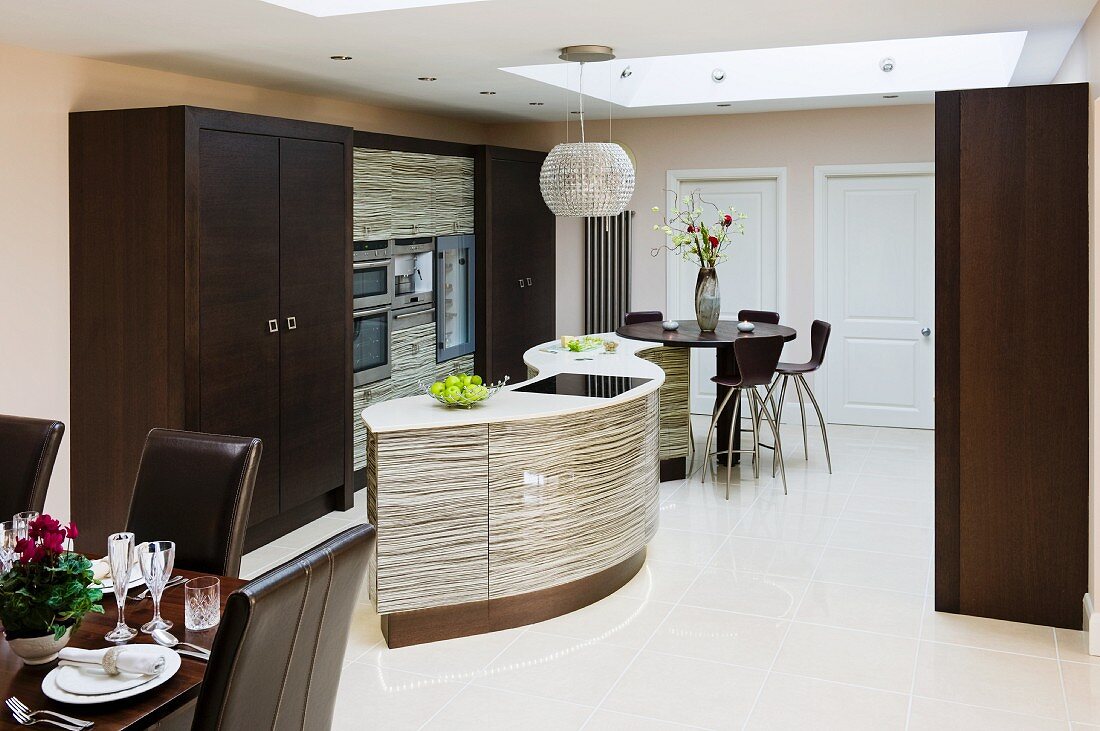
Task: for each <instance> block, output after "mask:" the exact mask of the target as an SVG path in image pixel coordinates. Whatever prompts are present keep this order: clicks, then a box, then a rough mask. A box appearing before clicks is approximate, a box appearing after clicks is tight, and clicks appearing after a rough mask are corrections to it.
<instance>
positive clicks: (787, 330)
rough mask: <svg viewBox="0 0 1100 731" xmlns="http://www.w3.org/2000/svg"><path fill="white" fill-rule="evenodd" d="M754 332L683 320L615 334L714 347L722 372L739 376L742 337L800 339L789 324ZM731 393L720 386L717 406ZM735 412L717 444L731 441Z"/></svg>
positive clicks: (725, 419) (722, 425)
mask: <svg viewBox="0 0 1100 731" xmlns="http://www.w3.org/2000/svg"><path fill="white" fill-rule="evenodd" d="M753 325H754V326H755V328H754V329H753V331H752V332H748V333H744V332H741V331H740V330H738V329H737V323H736V322H734V321H732V320H721V321H719V323H718V327H716V328H715V329H714V332H703V331H701V330H700V329H699V324H698V323H697V322H692V321H683V322H681V323H680V327H678V328H677V329H675V330H665V329H664V326H663V325H661V323H660V322H636V323H634V324H632V325H622V326H620V327H619V328H618V329H617V330H615V333H616V334H617V335H619V337H623V338H630V339H631V340H643V341H645V342H650V343H660V344H661V345H664V346H667V347H672V348H714V351H715V359H716V365H717V372H718V373H736V372H737V363H736V362H735V361H734V358H733V342H734V341H735V340H738V339H739V338H759V337H774V336H779V337H782V338H783V340H784V341H785V342H790V341H791V340H794V339H795V338H796V337H798V333H797V332H796V331H795V329H794V328H793V327H787V326H786V325H772V324H770V323H766V322H754V323H753ZM728 391H729V389H728V388H726V387H724V386H718V394H717V396H716V397H715V398H716V400H715V406H716V407H717V404H720V403H721V402H722V399H724V398H725V397H726V393H727V392H728ZM732 421H733V409H726V411H725V413H723V414H722V416H721V418H719V420H718V428H717V430H716V431H717V432H718V433H717V444H726V442H727V441H728V439H729V430H730V428H731V427H732ZM740 447H741V430H740V429H738V430H737V432H736V434H734V441H733V448H734V449H740ZM716 458H717V460H718V463H719V464H726V458H727V455H725V454H720V455H717V457H716ZM740 461H741V459H740V455H738V454H734V455H733V463H734V464H737V463H738V462H740Z"/></svg>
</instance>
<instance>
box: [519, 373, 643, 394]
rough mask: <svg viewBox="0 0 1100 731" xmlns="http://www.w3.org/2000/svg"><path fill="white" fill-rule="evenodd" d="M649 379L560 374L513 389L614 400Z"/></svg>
mask: <svg viewBox="0 0 1100 731" xmlns="http://www.w3.org/2000/svg"><path fill="white" fill-rule="evenodd" d="M649 380H650V379H648V378H631V377H630V376H595V375H589V374H586V373H558V374H556V375H553V376H550V377H549V378H544V379H542V380H541V381H535V382H534V383H528V384H527V385H526V386H520V387H519V388H515V389H512V390H513V391H525V392H527V393H549V394H556V395H559V396H593V397H595V398H614V397H616V396H618V395H619V394H622V393H626V392H627V391H629V390H630V389H632V388H637V387H638V386H641V385H642V384H644V383H648V382H649Z"/></svg>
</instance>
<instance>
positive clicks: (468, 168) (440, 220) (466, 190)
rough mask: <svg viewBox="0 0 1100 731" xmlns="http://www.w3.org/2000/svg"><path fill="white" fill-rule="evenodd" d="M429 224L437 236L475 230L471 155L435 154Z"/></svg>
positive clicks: (472, 162)
mask: <svg viewBox="0 0 1100 731" xmlns="http://www.w3.org/2000/svg"><path fill="white" fill-rule="evenodd" d="M430 225H431V231H430V233H433V234H436V235H437V236H443V235H446V234H467V233H470V234H472V233H473V232H474V161H473V158H469V157H442V156H441V157H437V158H436V163H435V170H434V172H433V174H432V200H431V223H430Z"/></svg>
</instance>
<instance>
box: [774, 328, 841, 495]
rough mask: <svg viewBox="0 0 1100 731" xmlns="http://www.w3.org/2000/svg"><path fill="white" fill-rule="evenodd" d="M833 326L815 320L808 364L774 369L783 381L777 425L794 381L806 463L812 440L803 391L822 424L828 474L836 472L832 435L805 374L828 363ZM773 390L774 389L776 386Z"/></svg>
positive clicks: (778, 366) (784, 364)
mask: <svg viewBox="0 0 1100 731" xmlns="http://www.w3.org/2000/svg"><path fill="white" fill-rule="evenodd" d="M832 329H833V326H832V325H830V324H829V323H827V322H825V321H824V320H814V324H813V325H812V326H811V327H810V359H809V360H808V361H806V362H805V363H780V364H778V365H777V366H776V367H775V373H776V375H777V376H778V380H780V381H782V385H781V386H780V389H779V411H778V412H777V414H776V421H777V422H778V421H779V420H780V419H781V418H782V417H783V397H784V396H785V395H786V393H787V381H788V380H789V379H791V378H793V379H794V390H795V391H796V392H797V393H798V410H799V412H801V414H802V449H803V450H804V452H805V454H806V461H809V459H810V441H809V437H807V436H806V403H805V401H803V399H802V391H803V390H805V391H806V395H807V396H809V397H810V403H812V404H813V406H814V411H816V412H817V423H818V424H820V425H821V439H822V441H824V442H825V461H826V463H827V464H828V465H829V474H832V473H833V458H832V457H831V456H829V435H828V434H827V433H826V431H825V419H824V418H823V417H822V416H821V407H819V406H818V405H817V399H816V398H814V392H813V391H811V390H810V385H809V384H808V383H806V374H807V373H813V372H814V371H816V370H817V369H818V368H820V367H821V364H822V363H823V362H824V361H825V348H826V346H828V345H829V333H830V332H831V331H832ZM773 390H774V386H773Z"/></svg>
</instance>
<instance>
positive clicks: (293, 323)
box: [286, 317, 298, 330]
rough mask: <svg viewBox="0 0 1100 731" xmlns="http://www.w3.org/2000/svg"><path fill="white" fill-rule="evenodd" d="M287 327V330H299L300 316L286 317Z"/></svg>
mask: <svg viewBox="0 0 1100 731" xmlns="http://www.w3.org/2000/svg"><path fill="white" fill-rule="evenodd" d="M286 329H287V330H297V329H298V318H297V317H288V318H286Z"/></svg>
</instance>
